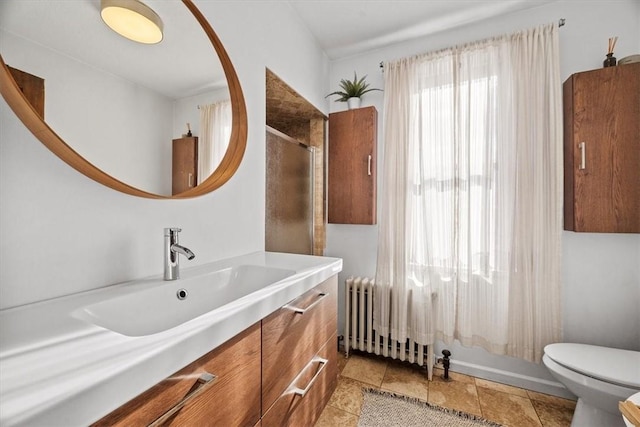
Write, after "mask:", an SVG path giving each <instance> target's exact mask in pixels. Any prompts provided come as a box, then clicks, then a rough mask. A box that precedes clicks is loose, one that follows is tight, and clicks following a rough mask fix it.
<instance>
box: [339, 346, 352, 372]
mask: <svg viewBox="0 0 640 427" xmlns="http://www.w3.org/2000/svg"><path fill="white" fill-rule="evenodd" d="M348 360H349V359H347V358H346V357H345V356H344V351H338V357H337V361H338V374H340V373H342V370H343V369H344V367H345V365H346V364H347V361H348Z"/></svg>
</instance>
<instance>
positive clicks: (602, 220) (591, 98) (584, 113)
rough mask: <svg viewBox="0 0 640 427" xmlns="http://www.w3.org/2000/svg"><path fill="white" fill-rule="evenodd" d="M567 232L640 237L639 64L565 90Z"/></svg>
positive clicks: (581, 78) (588, 76) (585, 78)
mask: <svg viewBox="0 0 640 427" xmlns="http://www.w3.org/2000/svg"><path fill="white" fill-rule="evenodd" d="M564 98H565V99H564V100H565V106H564V108H565V229H567V230H574V231H588V232H618V233H620V232H640V64H630V65H622V66H617V67H609V68H605V69H601V70H594V71H589V72H584V73H578V74H574V75H573V76H572V77H571V78H570V79H569V80H567V82H565V86H564Z"/></svg>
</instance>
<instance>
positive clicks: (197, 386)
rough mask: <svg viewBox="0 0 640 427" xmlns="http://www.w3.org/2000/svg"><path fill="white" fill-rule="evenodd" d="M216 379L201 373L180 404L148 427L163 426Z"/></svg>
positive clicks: (213, 376)
mask: <svg viewBox="0 0 640 427" xmlns="http://www.w3.org/2000/svg"><path fill="white" fill-rule="evenodd" d="M217 378H218V377H216V376H215V375H212V374H210V373H208V372H203V373H202V374H201V375H200V377H199V378H198V379H197V380H196V382H195V383H194V384H193V387H191V390H189V393H187V395H186V396H185V397H183V398H182V400H181V401H180V402H178V403H176V404H175V406H174V407H172V408H171V409H169V410H168V411H167V412H165V413H164V414H162V415H161V416H160V418H158V419H157V420H155V421H154V422H152V423H151V424H149V427H160V426H161V425H163V424H164V423H165V422H167V420H169V418H171V417H172V416H173V415H175V413H176V412H178V411H179V410H180V409H182V408H183V407H184V406H185V405H186V404H187V403H189V402H190V401H192V400H193V399H195V398H196V397H198V396H200V395H201V394H202V393H204V392H205V391H207V390H208V389H209V388H210V387H211V386H212V385H213V384H214V383H215V382H216V379H217Z"/></svg>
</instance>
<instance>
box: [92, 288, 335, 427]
mask: <svg viewBox="0 0 640 427" xmlns="http://www.w3.org/2000/svg"><path fill="white" fill-rule="evenodd" d="M337 292H338V278H337V276H333V277H331V278H329V279H327V280H326V281H324V282H323V283H321V284H320V285H318V286H316V287H315V288H313V289H311V290H310V291H308V292H307V293H305V294H303V295H302V296H300V297H299V298H296V299H295V300H293V301H291V302H290V303H288V304H287V305H286V306H284V307H282V308H281V309H280V310H278V311H276V312H274V313H272V314H271V315H269V316H267V317H266V318H264V319H262V321H260V322H258V323H256V324H254V325H253V326H250V327H249V328H247V329H246V330H245V331H243V332H241V333H240V334H238V335H237V336H236V337H234V338H232V339H231V340H229V341H227V342H226V343H224V344H222V345H221V346H220V347H218V348H216V349H214V350H212V351H211V352H209V353H208V354H206V355H204V356H202V357H201V358H200V359H198V360H196V361H195V362H193V363H191V364H190V365H188V366H187V367H185V368H183V369H181V370H180V371H178V372H176V373H175V374H174V375H172V376H171V377H169V378H168V379H166V380H164V381H162V382H161V383H159V384H157V385H155V386H153V387H152V388H150V389H149V390H147V391H145V392H144V393H142V394H141V395H139V396H138V397H136V398H134V399H133V400H131V401H130V402H128V403H126V404H124V405H123V406H121V407H120V408H118V409H116V410H115V411H113V412H112V413H110V414H109V415H107V416H106V417H104V418H102V419H101V420H99V421H98V422H96V423H95V424H94V426H154V427H155V426H158V427H159V426H169V425H171V426H248V427H253V426H256V425H262V426H264V427H268V426H278V427H280V426H312V425H314V424H315V422H316V421H317V419H318V418H319V416H320V414H321V412H322V410H323V408H324V407H325V406H326V404H327V402H328V401H329V398H330V397H331V394H332V393H333V391H334V390H335V387H336V385H337V380H338V367H337V355H338V352H337V338H336V333H337V319H338V312H337ZM209 374H212V375H215V376H216V377H215V379H212V378H211V376H210V375H209Z"/></svg>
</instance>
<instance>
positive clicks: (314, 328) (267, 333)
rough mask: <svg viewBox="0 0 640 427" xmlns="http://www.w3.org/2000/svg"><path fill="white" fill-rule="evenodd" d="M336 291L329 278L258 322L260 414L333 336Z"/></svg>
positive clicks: (336, 288)
mask: <svg viewBox="0 0 640 427" xmlns="http://www.w3.org/2000/svg"><path fill="white" fill-rule="evenodd" d="M337 291H338V279H337V276H333V277H332V278H330V279H327V280H326V281H324V282H323V283H321V284H320V285H318V286H316V287H315V288H313V289H312V290H310V291H309V292H307V293H305V294H303V295H302V296H300V297H299V298H296V299H295V300H293V301H291V302H290V303H289V304H287V305H286V306H285V307H283V308H281V309H280V310H278V311H276V312H274V313H272V314H271V315H269V316H267V317H266V318H264V319H263V320H262V412H263V414H264V413H265V412H266V411H267V410H268V409H269V408H270V407H271V406H272V405H273V403H274V402H275V401H276V400H277V399H278V397H279V396H280V395H281V394H282V393H284V392H285V391H286V389H287V387H288V386H289V384H291V382H292V381H293V380H294V378H295V377H296V375H298V374H299V373H300V372H301V371H302V370H303V369H304V367H305V366H306V365H307V364H308V363H309V360H311V359H312V358H313V357H314V355H316V354H318V351H319V350H320V349H321V348H322V347H323V346H324V345H325V343H326V342H327V340H329V338H330V337H331V336H335V334H336V332H337V329H338V324H337V321H338V312H337V300H338V296H337ZM334 344H335V342H334ZM334 350H335V347H334Z"/></svg>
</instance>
